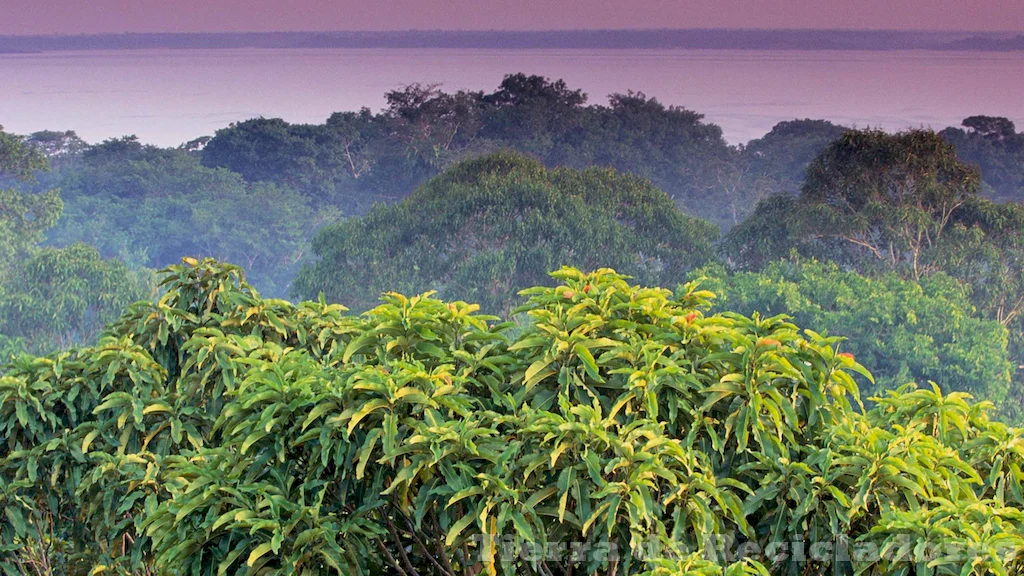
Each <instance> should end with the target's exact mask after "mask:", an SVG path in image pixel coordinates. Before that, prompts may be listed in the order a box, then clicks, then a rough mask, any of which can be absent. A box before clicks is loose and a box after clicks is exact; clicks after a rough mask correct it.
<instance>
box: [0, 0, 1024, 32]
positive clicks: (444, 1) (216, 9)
mask: <svg viewBox="0 0 1024 576" xmlns="http://www.w3.org/2000/svg"><path fill="white" fill-rule="evenodd" d="M2 4H3V7H2V8H0V34H49V33H62V34H63V33H69V34H75V33H97V32H183V31H189V32H191V31H202V32H207V31H216V32H220V31H268V30H281V31H294V30H396V29H399V30H401V29H411V28H420V29H513V30H538V29H554V28H562V29H564V28H705V27H707V28H711V27H724V28H875V29H878V28H884V29H920V30H938V29H945V30H993V31H1024V1H1022V0H358V1H357V0H3V2H2Z"/></svg>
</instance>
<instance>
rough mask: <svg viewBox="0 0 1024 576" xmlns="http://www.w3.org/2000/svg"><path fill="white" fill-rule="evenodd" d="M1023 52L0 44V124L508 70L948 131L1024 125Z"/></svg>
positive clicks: (122, 124)
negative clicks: (997, 123)
mask: <svg viewBox="0 0 1024 576" xmlns="http://www.w3.org/2000/svg"><path fill="white" fill-rule="evenodd" d="M1022 71H1024V53H986V52H935V51H907V52H893V51H885V52H883V51H879V52H847V51H822V52H815V51H792V52H788V51H743V50H721V51H718V50H664V51H658V50H518V51H506V50H443V49H430V50H401V49H345V50H341V49H314V50H297V49H287V50H267V49H240V50H154V51H117V52H49V53H41V54H0V125H2V126H4V128H5V129H6V130H7V131H9V132H15V133H22V134H24V133H29V132H34V131H37V130H43V129H49V130H69V129H71V130H75V131H77V132H78V134H79V135H80V136H82V137H83V138H85V139H86V140H87V141H89V142H96V141H99V140H102V139H104V138H109V137H113V136H121V135H127V134H135V135H137V136H138V137H139V138H140V139H142V140H143V141H144V142H148V143H152V144H159V145H164V146H172V145H177V144H180V143H182V142H185V141H188V140H191V139H193V138H196V137H198V136H203V135H211V134H213V133H214V132H215V131H216V130H217V129H219V128H223V127H225V126H227V125H228V124H230V123H231V122H236V121H240V120H244V119H247V118H252V117H257V116H265V117H280V118H284V119H286V120H288V121H290V122H310V123H319V122H323V121H324V120H325V119H326V118H327V117H328V116H329V115H330V114H331V113H332V112H334V111H338V110H354V109H358V108H361V107H369V108H371V109H373V110H378V109H380V107H381V106H382V105H383V104H384V93H385V92H387V91H388V90H393V89H396V88H400V87H401V86H403V85H406V84H410V83H414V82H420V83H438V84H441V85H442V87H443V88H444V89H446V90H451V91H454V90H458V89H472V90H488V91H490V90H493V89H494V88H496V87H497V86H498V84H499V83H500V82H501V79H502V77H503V76H504V75H505V74H507V73H512V72H526V73H530V74H542V75H545V76H548V77H551V78H563V79H565V81H566V82H567V83H568V84H569V86H570V87H572V88H582V89H583V90H584V91H586V92H587V93H588V95H589V96H590V102H599V103H603V102H605V101H606V97H607V95H608V94H611V93H616V92H625V91H627V90H638V91H642V92H644V93H646V94H647V95H648V96H654V97H657V98H658V99H659V100H661V101H662V102H664V103H666V104H673V105H678V106H683V107H686V108H689V109H691V110H695V111H697V112H700V113H702V114H704V115H705V116H706V118H707V120H708V121H710V122H713V123H715V124H718V125H719V126H721V127H722V130H723V132H724V134H725V137H726V139H727V140H728V141H729V142H731V143H742V142H746V141H748V140H750V139H752V138H757V137H759V136H761V135H763V134H764V133H765V132H767V131H768V130H770V129H771V127H772V126H774V125H775V124H776V123H777V122H779V121H782V120H789V119H793V118H825V119H829V120H832V121H835V122H838V123H842V124H846V125H849V126H857V127H866V126H873V127H882V128H886V129H890V130H895V129H901V128H907V127H922V126H925V127H928V126H930V127H934V128H936V129H941V128H943V127H946V126H950V125H959V123H960V121H961V120H962V119H963V118H965V117H967V116H971V115H974V114H987V115H992V116H1006V117H1009V118H1010V119H1011V120H1014V121H1015V122H1017V124H1018V126H1024V74H1022V73H1021V72H1022Z"/></svg>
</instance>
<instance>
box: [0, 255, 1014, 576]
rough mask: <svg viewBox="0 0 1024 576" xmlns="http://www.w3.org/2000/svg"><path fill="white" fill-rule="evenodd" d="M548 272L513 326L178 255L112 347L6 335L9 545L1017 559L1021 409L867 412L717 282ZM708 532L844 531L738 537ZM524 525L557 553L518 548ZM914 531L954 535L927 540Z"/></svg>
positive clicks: (170, 553) (906, 567) (712, 563)
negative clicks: (264, 281)
mask: <svg viewBox="0 0 1024 576" xmlns="http://www.w3.org/2000/svg"><path fill="white" fill-rule="evenodd" d="M553 276H554V278H555V279H556V281H557V282H558V283H559V285H558V286H555V287H538V288H531V289H528V290H526V291H525V292H524V295H525V296H526V297H527V298H528V302H527V303H526V304H525V305H524V306H523V307H522V309H520V310H519V313H521V314H522V315H524V316H525V317H526V318H527V321H525V322H524V324H525V325H524V326H523V327H522V328H521V329H516V330H511V329H510V326H509V325H508V324H507V323H500V322H498V319H497V318H494V317H488V316H482V315H480V314H478V313H477V309H478V307H477V306H475V305H469V304H466V303H463V302H447V303H446V302H443V301H440V300H436V299H434V298H432V297H431V296H430V295H429V294H425V295H422V296H417V297H412V298H408V297H405V296H402V295H399V294H395V293H390V294H386V295H385V296H384V298H383V303H382V304H381V305H380V306H378V307H377V308H374V309H373V310H370V311H368V312H366V313H365V314H363V315H360V316H351V315H348V314H346V313H345V309H344V308H343V307H341V306H339V305H332V304H326V303H324V302H306V303H302V304H299V305H292V304H289V303H287V302H284V301H281V300H268V299H262V298H261V297H260V296H259V295H258V294H257V293H256V292H255V291H254V290H253V289H252V288H251V287H249V286H248V285H247V284H245V282H244V281H243V279H242V277H241V272H240V270H239V269H237V268H234V267H231V266H225V265H219V264H217V263H215V262H212V261H203V262H196V261H188V262H186V265H184V266H177V267H173V268H171V269H169V270H168V271H166V278H165V280H164V286H165V288H166V292H165V294H164V296H163V297H162V298H161V299H160V300H159V301H157V302H151V303H140V304H137V305H135V306H133V307H132V308H131V309H130V310H129V312H128V313H126V314H125V316H123V317H122V318H121V319H120V320H119V321H118V322H117V323H115V324H114V325H113V326H111V328H110V330H109V333H108V336H107V337H106V338H105V339H104V340H102V341H101V342H100V343H99V344H98V345H96V346H94V347H89V348H83V349H79V350H75V351H72V352H64V353H58V354H54V355H51V356H47V357H41V358H31V357H22V358H20V359H18V360H17V361H16V362H15V363H13V364H12V365H11V366H9V367H8V369H7V371H6V373H5V375H4V376H3V377H2V378H0V430H3V432H4V436H5V438H6V441H5V442H4V443H3V444H2V445H0V507H2V508H3V514H4V515H5V516H6V518H7V519H8V522H7V523H5V524H2V525H0V550H2V552H0V553H2V554H3V555H2V556H0V567H2V569H3V570H4V571H6V572H7V573H11V574H18V573H37V574H52V573H62V574H86V573H92V574H95V573H101V572H108V573H109V572H117V573H124V574H128V573H131V574H156V573H160V574H183V575H192V574H195V575H199V574H204V575H205V574H214V573H216V574H306V575H315V574H331V573H344V574H381V573H391V574H399V575H402V576H417V575H427V574H430V575H442V576H455V575H457V574H458V575H461V574H477V573H480V572H486V573H488V574H537V575H553V574H574V573H585V574H622V575H630V574H645V575H649V576H676V575H680V576H681V575H683V574H708V575H711V574H720V573H722V570H723V568H725V569H726V573H727V574H730V575H737V576H738V575H740V574H759V575H767V574H798V573H799V574H814V573H825V572H826V571H834V572H835V573H844V572H845V573H849V572H851V571H856V573H858V574H868V575H875V574H899V573H910V572H911V571H913V570H918V571H920V570H924V571H925V572H921V573H935V574H976V575H981V574H1012V573H1016V571H1019V570H1020V569H1021V568H1024V566H1022V565H1021V561H1020V556H1021V553H1022V552H1024V537H1022V536H1021V530H1022V525H1021V524H1022V513H1021V507H1022V506H1024V499H1022V496H1024V494H1022V489H1021V482H1022V480H1024V473H1022V472H1021V462H1022V458H1024V431H1022V430H1019V429H1014V428H1009V427H1007V426H1005V425H1003V424H1000V423H998V422H994V421H991V420H990V419H989V418H988V416H987V412H988V410H989V409H990V407H991V406H990V405H988V404H974V405H972V404H970V403H969V402H968V397H967V396H966V395H964V394H950V395H943V394H942V393H941V392H940V391H939V389H938V388H937V387H936V388H933V389H931V390H926V389H925V390H917V389H912V388H907V389H903V390H900V391H897V392H893V393H890V394H888V395H886V396H885V397H883V398H879V399H877V400H876V407H875V408H873V409H872V410H871V411H869V412H866V413H865V412H862V411H861V410H860V409H859V404H860V400H859V395H858V386H857V384H856V382H855V380H854V378H855V377H857V378H861V377H863V378H868V379H869V378H870V376H869V374H868V372H867V371H866V370H865V369H864V368H863V367H861V366H860V365H859V364H857V363H856V362H855V361H854V360H853V358H852V357H851V356H850V355H849V354H845V353H839V352H838V345H839V339H838V338H831V337H830V338H826V337H822V336H819V335H818V334H816V333H814V332H811V331H803V332H801V331H800V330H798V329H797V327H796V326H794V325H793V324H790V323H789V322H788V321H787V320H786V319H785V318H784V317H772V318H762V317H759V316H756V315H755V316H753V317H747V316H742V315H738V314H731V313H720V314H713V315H709V314H706V313H705V311H706V310H707V308H708V306H709V299H710V298H711V297H712V295H711V294H710V293H708V292H706V291H702V290H699V289H698V288H697V286H695V285H689V286H687V287H684V288H682V289H680V290H679V291H678V292H677V293H676V294H673V293H672V292H670V291H668V290H663V289H657V288H641V287H638V286H635V285H631V284H630V283H628V282H627V280H626V279H625V278H624V277H622V276H620V275H617V274H615V273H614V272H612V271H611V270H599V271H597V272H594V273H591V274H583V273H581V272H579V271H577V270H574V269H568V268H566V269H563V270H561V271H560V272H558V273H555V274H554V275H553ZM716 538H718V539H721V540H724V541H735V542H739V543H742V544H745V545H747V547H748V548H750V547H751V546H757V547H760V548H761V549H762V550H765V549H767V548H768V547H769V545H772V544H775V543H793V542H806V541H813V542H818V543H823V544H826V545H827V546H828V549H829V550H831V552H830V553H826V554H818V555H816V556H814V557H811V558H801V557H800V555H798V554H789V555H774V556H766V557H761V558H758V559H754V558H748V559H739V558H729V557H728V556H715V555H714V554H713V552H715V551H716V550H717V549H712V548H711V547H710V546H709V541H711V540H714V539H716ZM566 543H573V544H575V545H577V546H578V549H582V550H584V551H590V552H586V553H583V554H580V555H575V554H566V553H565V550H564V548H559V547H558V546H559V545H564V544H566ZM515 545H523V546H526V545H530V546H538V547H540V548H541V549H543V550H545V551H547V553H544V554H541V555H539V556H527V555H523V554H506V553H504V552H505V551H506V549H505V547H506V546H513V547H514V546H515ZM930 546H941V547H943V548H942V549H943V550H944V552H943V553H942V554H939V555H937V556H934V557H928V558H926V559H922V557H921V554H922V551H923V550H927V549H929V547H930ZM552 547H554V548H552ZM847 548H853V549H855V550H860V551H863V550H868V549H874V550H876V551H879V550H880V551H882V552H884V553H878V554H868V553H865V554H844V553H843V552H844V550H846V549H847ZM652 549H653V550H656V552H653V553H652V552H651V550H652ZM551 550H554V551H556V552H557V551H559V550H561V551H562V553H561V554H558V553H554V554H552V553H551V552H550V551H551ZM595 550H604V551H611V552H614V553H601V554H597V553H593V551H595ZM953 551H959V553H955V552H953ZM925 563H927V568H925V567H924V564H925Z"/></svg>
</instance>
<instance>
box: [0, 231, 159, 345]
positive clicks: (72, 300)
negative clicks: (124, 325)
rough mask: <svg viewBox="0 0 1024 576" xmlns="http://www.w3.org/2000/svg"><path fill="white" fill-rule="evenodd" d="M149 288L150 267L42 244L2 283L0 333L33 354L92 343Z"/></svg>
mask: <svg viewBox="0 0 1024 576" xmlns="http://www.w3.org/2000/svg"><path fill="white" fill-rule="evenodd" d="M153 289H154V282H153V280H152V278H151V272H149V271H148V270H131V269H129V268H128V267H127V266H125V265H124V264H123V263H122V262H120V261H118V260H104V259H102V258H101V257H100V254H99V251H98V250H96V249H95V248H93V247H92V246H87V245H84V244H74V245H71V246H68V247H66V248H41V249H38V250H35V251H33V253H32V254H31V256H29V257H28V258H27V259H25V260H23V261H21V262H18V263H17V264H15V265H14V267H13V269H12V270H11V273H10V277H9V279H8V280H7V281H6V282H5V283H4V284H3V285H2V286H0V334H3V335H4V336H5V337H7V338H16V339H19V340H20V341H21V342H22V343H23V346H24V348H25V349H27V350H31V351H35V352H37V353H38V352H41V351H43V350H50V349H53V348H58V349H65V348H69V347H71V346H73V345H83V344H86V343H90V342H93V341H94V340H95V338H96V337H97V336H98V335H99V333H100V332H101V331H102V330H103V329H104V328H106V326H107V324H109V323H110V322H111V321H113V320H115V319H116V318H117V317H118V316H120V315H121V312H122V311H123V310H124V309H125V308H126V307H128V305H129V304H131V303H132V302H135V301H136V300H142V299H144V298H148V297H150V296H152V295H153Z"/></svg>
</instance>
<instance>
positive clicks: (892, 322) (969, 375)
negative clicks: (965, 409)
mask: <svg viewBox="0 0 1024 576" xmlns="http://www.w3.org/2000/svg"><path fill="white" fill-rule="evenodd" d="M691 276H692V277H694V278H701V279H702V281H703V284H702V285H703V286H704V287H706V288H707V289H709V290H711V291H713V292H715V294H717V295H718V297H719V298H718V300H717V301H716V305H715V309H716V310H730V311H733V312H737V313H740V314H753V313H754V312H760V313H762V314H771V315H774V314H788V315H790V316H792V317H793V320H794V322H796V323H798V324H800V325H802V326H814V327H815V328H816V329H818V330H820V331H822V332H826V331H827V333H829V334H841V335H844V336H847V337H848V340H847V342H846V344H845V347H846V349H848V350H849V351H851V352H852V353H854V354H856V356H857V360H858V362H860V363H861V364H863V365H864V366H865V367H866V368H868V369H869V370H870V371H871V373H872V374H873V375H874V377H875V379H876V381H877V384H876V386H875V387H874V388H873V390H872V391H873V392H877V393H882V392H883V391H885V390H890V389H894V388H897V387H899V386H901V385H903V384H906V383H907V382H918V383H921V384H926V383H927V382H928V381H929V380H934V381H937V382H942V383H943V386H944V387H946V388H948V389H951V390H955V391H961V392H968V393H970V394H972V395H974V396H975V397H979V398H985V399H987V400H991V401H992V402H994V403H995V404H996V405H998V406H1001V407H1004V408H1005V409H1006V411H1005V412H1004V413H1006V414H1008V415H1013V416H1016V415H1017V411H1016V410H1014V409H1013V407H1012V405H1013V404H1014V403H1015V400H1016V399H1014V398H1012V397H1011V395H1010V385H1011V374H1012V373H1013V368H1014V367H1013V366H1012V365H1011V363H1010V361H1009V353H1008V351H1007V346H1008V338H1009V335H1008V331H1007V329H1006V327H1005V326H1003V325H1002V324H1000V323H999V322H998V321H996V320H991V319H986V318H983V317H981V315H980V314H979V313H978V312H977V311H976V309H975V307H974V305H973V304H972V302H971V295H970V290H969V289H968V288H967V287H966V286H964V285H963V284H962V283H960V282H958V281H956V280H954V279H953V278H950V277H949V276H947V275H945V274H936V275H934V276H930V277H926V278H923V279H921V280H912V279H905V278H902V277H900V276H899V275H897V274H895V273H892V272H890V273H887V274H883V275H880V276H876V277H869V276H863V275H861V274H858V273H856V272H852V271H843V270H840V269H839V266H838V265H837V264H835V263H832V262H817V261H813V260H809V261H808V260H799V259H798V260H795V261H778V262H774V263H772V264H770V265H768V266H767V267H765V268H764V269H763V270H760V271H757V272H734V273H731V274H730V273H728V272H727V271H726V270H725V269H724V267H722V266H709V267H705V268H702V269H700V270H696V271H694V272H692V273H691Z"/></svg>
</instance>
